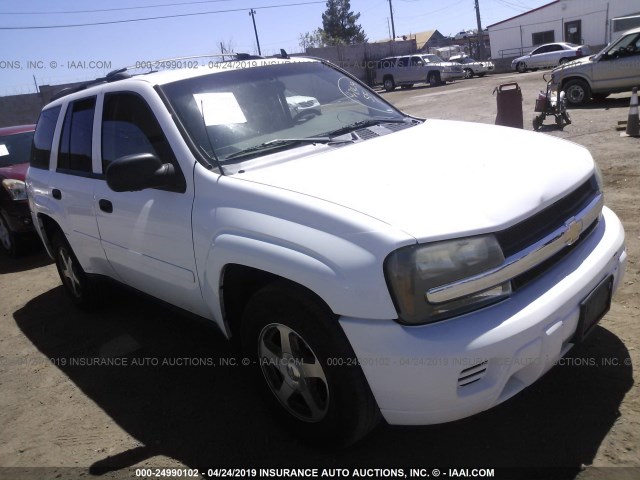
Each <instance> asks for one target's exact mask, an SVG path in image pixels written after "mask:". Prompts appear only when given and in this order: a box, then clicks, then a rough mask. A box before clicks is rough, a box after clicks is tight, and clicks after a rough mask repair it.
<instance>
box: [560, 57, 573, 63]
mask: <svg viewBox="0 0 640 480" xmlns="http://www.w3.org/2000/svg"><path fill="white" fill-rule="evenodd" d="M570 60H571V59H570V58H566V57H565V58H561V59H560V62H559V65H564V64H565V63H567V62H568V61H570Z"/></svg>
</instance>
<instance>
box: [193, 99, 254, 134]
mask: <svg viewBox="0 0 640 480" xmlns="http://www.w3.org/2000/svg"><path fill="white" fill-rule="evenodd" d="M193 98H194V99H195V101H196V104H197V105H198V109H199V110H200V113H201V114H202V117H203V118H204V124H205V125H206V126H208V127H209V126H212V125H226V124H228V123H247V119H246V117H245V116H244V113H242V109H241V108H240V105H239V104H238V101H237V100H236V96H235V95H234V94H233V93H232V92H215V93H194V94H193Z"/></svg>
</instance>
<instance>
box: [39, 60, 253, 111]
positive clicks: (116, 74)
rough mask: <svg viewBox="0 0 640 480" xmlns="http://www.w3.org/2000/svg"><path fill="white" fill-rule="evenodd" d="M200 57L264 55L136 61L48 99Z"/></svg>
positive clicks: (54, 98) (65, 89)
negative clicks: (136, 71) (137, 71)
mask: <svg viewBox="0 0 640 480" xmlns="http://www.w3.org/2000/svg"><path fill="white" fill-rule="evenodd" d="M225 57H234V58H233V59H231V60H226V59H225ZM200 58H216V59H217V58H222V60H219V62H220V63H222V62H235V61H238V60H255V59H262V58H265V57H261V56H259V55H252V54H249V53H231V52H230V53H213V54H206V55H191V56H187V57H173V58H165V59H161V60H153V61H148V62H138V63H137V64H135V65H129V66H128V67H123V68H119V69H117V70H113V71H111V72H109V73H107V74H106V75H105V76H104V77H100V78H96V79H95V80H90V81H88V82H85V83H82V84H80V85H76V86H75V87H68V88H63V89H62V90H60V91H58V92H56V93H55V94H54V95H53V96H52V97H51V100H50V101H51V102H52V101H54V100H57V99H59V98H62V97H65V96H67V95H71V94H72V93H76V92H80V91H82V90H85V89H87V88H89V87H93V86H94V85H99V84H101V83H110V82H116V81H118V80H124V79H127V78H131V77H133V76H134V75H145V74H148V73H153V72H156V71H157V70H154V67H155V66H161V65H163V64H170V62H177V61H184V60H195V59H200ZM131 70H147V71H145V72H141V73H129V72H130V71H131Z"/></svg>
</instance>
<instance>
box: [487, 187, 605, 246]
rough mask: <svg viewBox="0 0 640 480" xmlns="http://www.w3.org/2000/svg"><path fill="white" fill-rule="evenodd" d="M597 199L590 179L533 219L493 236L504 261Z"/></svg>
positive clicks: (560, 225) (595, 189)
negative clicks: (496, 240)
mask: <svg viewBox="0 0 640 480" xmlns="http://www.w3.org/2000/svg"><path fill="white" fill-rule="evenodd" d="M596 195H598V183H597V181H596V178H595V176H593V177H591V178H590V179H589V180H587V181H586V182H585V183H583V184H582V185H581V186H580V187H578V188H577V189H576V190H574V191H573V192H572V193H570V194H569V195H566V196H564V197H563V198H561V199H560V200H558V201H557V202H556V203H554V204H553V205H551V206H549V207H547V208H545V209H544V210H542V211H541V212H538V213H536V214H535V215H534V216H532V217H530V218H528V219H526V220H524V221H522V222H520V223H518V224H516V225H514V226H513V227H509V228H507V229H506V230H502V231H501V232H498V233H496V237H497V239H498V242H499V243H500V246H501V247H502V251H503V252H504V256H505V257H507V258H508V257H510V256H511V255H513V254H515V253H518V252H520V251H522V250H524V249H525V248H527V247H528V246H529V245H532V244H534V243H535V242H537V241H538V240H540V239H542V238H544V237H545V236H547V235H549V234H550V233H552V232H553V231H555V230H557V229H558V228H560V227H562V226H563V225H564V224H565V223H566V222H567V220H569V219H570V218H571V217H574V216H576V215H577V214H578V213H579V212H580V211H581V210H582V209H584V208H585V207H586V206H587V205H589V203H590V202H591V201H592V200H593V199H594V198H595V197H596Z"/></svg>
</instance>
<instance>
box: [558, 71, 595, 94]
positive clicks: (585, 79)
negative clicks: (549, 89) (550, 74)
mask: <svg viewBox="0 0 640 480" xmlns="http://www.w3.org/2000/svg"><path fill="white" fill-rule="evenodd" d="M571 80H582V81H583V82H585V83H586V84H587V86H588V87H589V91H593V89H592V88H591V82H590V81H589V78H588V77H587V76H586V75H582V74H579V73H574V74H571V75H570V76H568V77H565V78H563V79H562V80H561V81H560V90H564V87H565V85H566V84H567V83H568V82H570V81H571Z"/></svg>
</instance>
